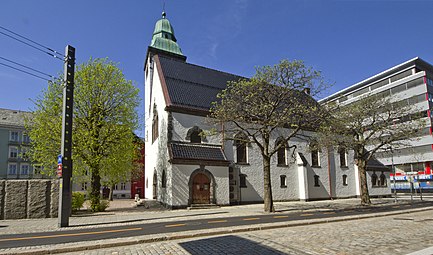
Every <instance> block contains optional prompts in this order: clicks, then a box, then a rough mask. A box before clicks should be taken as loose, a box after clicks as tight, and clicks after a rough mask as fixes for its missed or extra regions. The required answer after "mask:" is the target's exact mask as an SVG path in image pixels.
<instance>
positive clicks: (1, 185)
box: [0, 180, 59, 220]
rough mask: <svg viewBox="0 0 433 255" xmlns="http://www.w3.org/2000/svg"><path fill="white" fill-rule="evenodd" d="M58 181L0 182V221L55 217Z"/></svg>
mask: <svg viewBox="0 0 433 255" xmlns="http://www.w3.org/2000/svg"><path fill="white" fill-rule="evenodd" d="M58 200H59V181H58V180H0V220H3V219H26V218H50V217H57V213H58Z"/></svg>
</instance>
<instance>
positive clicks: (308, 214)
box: [299, 213, 314, 216]
mask: <svg viewBox="0 0 433 255" xmlns="http://www.w3.org/2000/svg"><path fill="white" fill-rule="evenodd" d="M311 215H314V214H313V213H304V214H301V215H299V216H311Z"/></svg>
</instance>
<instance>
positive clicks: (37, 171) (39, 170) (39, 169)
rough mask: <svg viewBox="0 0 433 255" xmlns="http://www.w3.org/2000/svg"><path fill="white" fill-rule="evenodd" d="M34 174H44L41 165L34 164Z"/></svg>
mask: <svg viewBox="0 0 433 255" xmlns="http://www.w3.org/2000/svg"><path fill="white" fill-rule="evenodd" d="M33 174H34V175H41V174H42V166H41V165H33Z"/></svg>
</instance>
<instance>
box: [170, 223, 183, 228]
mask: <svg viewBox="0 0 433 255" xmlns="http://www.w3.org/2000/svg"><path fill="white" fill-rule="evenodd" d="M185 225H186V224H183V223H180V224H173V225H165V227H166V228H174V227H182V226H185Z"/></svg>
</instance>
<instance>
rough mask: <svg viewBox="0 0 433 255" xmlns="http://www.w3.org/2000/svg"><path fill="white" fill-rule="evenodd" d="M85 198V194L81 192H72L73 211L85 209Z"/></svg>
mask: <svg viewBox="0 0 433 255" xmlns="http://www.w3.org/2000/svg"><path fill="white" fill-rule="evenodd" d="M84 201H85V198H84V194H83V193H81V192H72V211H73V212H76V211H79V210H80V209H81V207H83V204H84Z"/></svg>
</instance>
